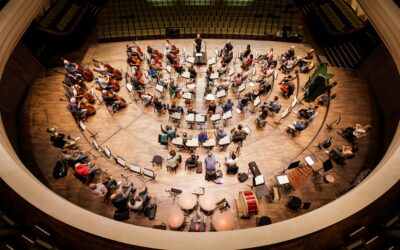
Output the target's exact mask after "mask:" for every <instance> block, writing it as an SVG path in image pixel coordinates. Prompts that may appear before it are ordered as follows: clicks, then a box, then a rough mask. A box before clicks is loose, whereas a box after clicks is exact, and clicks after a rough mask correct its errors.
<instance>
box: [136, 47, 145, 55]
mask: <svg viewBox="0 0 400 250" xmlns="http://www.w3.org/2000/svg"><path fill="white" fill-rule="evenodd" d="M136 51H137V52H138V53H139V55H140V57H143V51H142V50H141V49H140V47H139V46H136Z"/></svg>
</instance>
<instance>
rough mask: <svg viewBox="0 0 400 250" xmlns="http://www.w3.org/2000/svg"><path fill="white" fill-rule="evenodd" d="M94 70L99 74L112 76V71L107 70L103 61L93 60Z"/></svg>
mask: <svg viewBox="0 0 400 250" xmlns="http://www.w3.org/2000/svg"><path fill="white" fill-rule="evenodd" d="M93 70H94V71H96V72H98V73H99V74H102V75H108V76H113V74H112V73H110V72H108V70H109V69H108V68H107V67H106V65H105V64H104V63H101V62H98V61H95V62H94V69H93Z"/></svg>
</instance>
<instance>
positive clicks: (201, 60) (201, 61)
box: [193, 51, 207, 65]
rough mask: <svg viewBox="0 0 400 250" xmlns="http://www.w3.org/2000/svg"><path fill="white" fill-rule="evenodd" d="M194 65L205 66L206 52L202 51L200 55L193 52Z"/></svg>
mask: <svg viewBox="0 0 400 250" xmlns="http://www.w3.org/2000/svg"><path fill="white" fill-rule="evenodd" d="M193 57H194V64H195V65H206V64H207V52H205V51H203V52H200V53H196V52H193Z"/></svg>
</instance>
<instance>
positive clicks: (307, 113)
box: [298, 106, 318, 120]
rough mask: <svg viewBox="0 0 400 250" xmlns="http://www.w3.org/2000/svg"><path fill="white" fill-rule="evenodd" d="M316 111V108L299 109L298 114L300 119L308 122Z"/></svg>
mask: <svg viewBox="0 0 400 250" xmlns="http://www.w3.org/2000/svg"><path fill="white" fill-rule="evenodd" d="M317 109H318V106H308V107H307V108H303V109H300V110H299V111H298V113H299V116H300V117H302V118H304V119H306V120H310V119H312V118H313V116H314V115H315V114H316V113H317Z"/></svg>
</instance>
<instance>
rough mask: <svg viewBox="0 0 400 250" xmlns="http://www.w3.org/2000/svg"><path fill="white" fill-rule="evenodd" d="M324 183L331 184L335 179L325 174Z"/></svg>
mask: <svg viewBox="0 0 400 250" xmlns="http://www.w3.org/2000/svg"><path fill="white" fill-rule="evenodd" d="M324 181H325V182H326V183H333V182H335V177H333V176H332V175H330V174H327V175H325V176H324Z"/></svg>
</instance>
